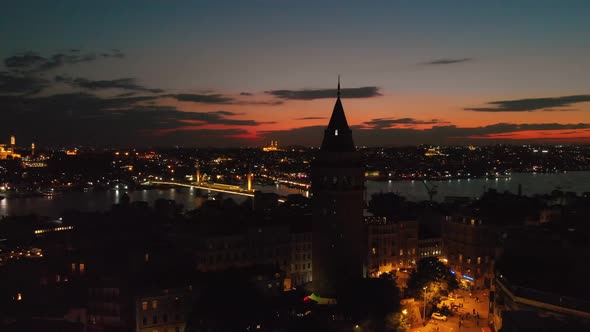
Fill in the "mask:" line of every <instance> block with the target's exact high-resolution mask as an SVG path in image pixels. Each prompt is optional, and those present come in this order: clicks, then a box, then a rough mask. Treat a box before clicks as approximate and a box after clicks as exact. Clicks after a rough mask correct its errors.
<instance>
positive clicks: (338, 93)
mask: <svg viewBox="0 0 590 332" xmlns="http://www.w3.org/2000/svg"><path fill="white" fill-rule="evenodd" d="M336 95H337V96H338V98H340V74H338V92H337V93H336Z"/></svg>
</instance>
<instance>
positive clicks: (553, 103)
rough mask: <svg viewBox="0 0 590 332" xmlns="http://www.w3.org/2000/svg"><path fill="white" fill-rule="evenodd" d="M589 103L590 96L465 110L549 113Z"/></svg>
mask: <svg viewBox="0 0 590 332" xmlns="http://www.w3.org/2000/svg"><path fill="white" fill-rule="evenodd" d="M589 101H590V95H574V96H563V97H551V98H528V99H515V100H500V101H491V102H489V103H487V104H488V105H493V107H471V108H465V109H464V110H466V111H473V112H534V111H547V110H548V109H552V108H554V107H567V106H571V105H572V104H576V103H584V102H589Z"/></svg>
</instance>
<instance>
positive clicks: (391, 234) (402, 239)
mask: <svg viewBox="0 0 590 332" xmlns="http://www.w3.org/2000/svg"><path fill="white" fill-rule="evenodd" d="M364 222H365V225H366V227H367V239H368V242H367V243H368V256H367V262H368V269H369V274H370V275H371V276H373V277H376V276H378V275H379V274H381V273H384V272H390V271H392V270H397V269H398V268H405V267H410V266H413V265H414V264H416V259H417V255H416V253H417V246H418V223H417V222H416V221H414V220H408V221H392V220H389V219H387V218H386V217H376V216H365V217H364Z"/></svg>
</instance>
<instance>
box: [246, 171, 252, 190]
mask: <svg viewBox="0 0 590 332" xmlns="http://www.w3.org/2000/svg"><path fill="white" fill-rule="evenodd" d="M247 179H248V187H247V188H248V191H252V171H251V170H250V169H248V177H247Z"/></svg>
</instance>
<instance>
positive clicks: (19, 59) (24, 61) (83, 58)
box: [4, 49, 124, 73]
mask: <svg viewBox="0 0 590 332" xmlns="http://www.w3.org/2000/svg"><path fill="white" fill-rule="evenodd" d="M102 56H103V57H119V58H120V57H123V56H124V55H123V53H121V52H120V51H118V50H117V52H113V53H103V54H102ZM97 58H98V57H97V55H96V54H95V53H87V54H81V52H80V50H77V49H71V50H69V51H67V52H62V53H56V54H53V55H51V56H49V57H47V58H46V57H42V56H40V55H39V54H38V53H35V52H25V53H23V54H19V55H13V56H10V57H7V58H5V59H4V65H5V66H6V68H8V69H9V70H11V71H16V72H20V73H34V72H43V71H47V70H51V69H55V68H58V67H61V66H63V65H66V64H76V63H80V62H89V61H94V60H96V59H97Z"/></svg>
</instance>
